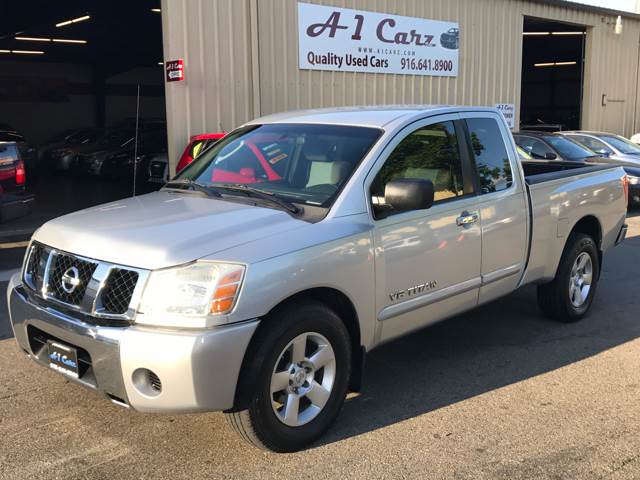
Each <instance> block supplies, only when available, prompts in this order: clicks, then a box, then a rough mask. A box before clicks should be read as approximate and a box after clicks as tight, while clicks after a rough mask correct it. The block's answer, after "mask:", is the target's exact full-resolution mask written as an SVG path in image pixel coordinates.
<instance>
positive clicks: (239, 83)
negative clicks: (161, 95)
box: [158, 0, 254, 168]
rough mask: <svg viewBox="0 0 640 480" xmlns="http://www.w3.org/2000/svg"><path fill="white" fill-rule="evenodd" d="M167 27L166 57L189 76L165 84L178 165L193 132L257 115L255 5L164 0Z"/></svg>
mask: <svg viewBox="0 0 640 480" xmlns="http://www.w3.org/2000/svg"><path fill="white" fill-rule="evenodd" d="M162 27H163V47H164V58H165V60H167V61H168V60H175V59H178V58H182V59H184V64H185V78H186V79H185V80H184V81H182V82H171V83H166V85H165V86H166V97H167V123H168V135H169V152H170V158H171V163H172V167H174V168H175V163H176V161H177V160H176V159H177V158H179V156H180V154H181V153H182V150H183V149H184V147H185V145H186V142H187V140H188V138H189V136H191V135H195V134H198V133H204V132H218V131H221V130H227V131H228V130H231V129H232V128H234V127H236V126H238V125H239V124H242V123H243V122H246V121H247V120H248V119H250V118H252V117H253V116H254V107H253V83H252V82H253V75H252V69H253V58H252V36H251V33H250V28H251V15H250V4H249V1H247V0H162ZM158 68H160V67H158Z"/></svg>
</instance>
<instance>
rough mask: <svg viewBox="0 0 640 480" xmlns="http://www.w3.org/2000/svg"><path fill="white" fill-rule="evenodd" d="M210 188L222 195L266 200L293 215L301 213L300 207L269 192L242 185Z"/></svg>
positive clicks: (224, 185)
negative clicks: (243, 195) (222, 193)
mask: <svg viewBox="0 0 640 480" xmlns="http://www.w3.org/2000/svg"><path fill="white" fill-rule="evenodd" d="M212 188H215V189H216V190H220V191H222V192H224V193H236V192H237V193H244V194H245V195H246V196H247V197H254V198H259V199H261V200H267V201H269V202H271V203H274V204H276V205H278V206H280V207H282V208H284V209H285V210H287V211H289V212H291V213H293V214H298V213H300V212H301V211H302V209H301V208H300V207H298V206H296V205H295V204H293V203H292V202H289V201H288V200H285V199H283V198H280V197H278V196H276V195H275V194H273V193H271V192H266V191H264V190H260V189H259V188H253V187H249V186H247V185H244V184H242V183H238V184H235V183H234V184H222V185H212Z"/></svg>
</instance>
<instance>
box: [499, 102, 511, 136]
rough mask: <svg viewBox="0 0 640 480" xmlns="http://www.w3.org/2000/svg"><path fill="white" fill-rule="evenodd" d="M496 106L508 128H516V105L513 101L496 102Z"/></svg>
mask: <svg viewBox="0 0 640 480" xmlns="http://www.w3.org/2000/svg"><path fill="white" fill-rule="evenodd" d="M496 108H497V109H498V110H500V113H502V116H503V117H504V119H505V120H506V121H507V125H509V128H510V129H511V130H513V129H514V128H516V106H515V105H514V104H513V103H497V104H496Z"/></svg>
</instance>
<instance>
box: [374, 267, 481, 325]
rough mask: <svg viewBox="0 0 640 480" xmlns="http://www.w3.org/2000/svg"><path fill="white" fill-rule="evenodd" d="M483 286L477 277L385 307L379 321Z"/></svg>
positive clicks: (379, 315)
mask: <svg viewBox="0 0 640 480" xmlns="http://www.w3.org/2000/svg"><path fill="white" fill-rule="evenodd" d="M481 285H482V278H481V277H476V278H472V279H471V280H467V281H464V282H461V283H456V284H455V285H451V286H450V287H446V288H443V289H441V290H437V291H435V292H429V293H426V294H424V295H421V296H419V297H415V298H411V299H409V300H407V301H404V302H402V303H396V304H394V305H388V306H386V307H384V308H383V309H382V310H381V311H380V313H378V320H379V321H381V322H384V321H385V320H389V319H391V318H393V317H397V316H398V315H402V314H403V313H409V312H411V311H413V310H417V309H418V308H422V307H425V306H427V305H431V304H432V303H436V302H440V301H442V300H446V299H447V298H451V297H454V296H456V295H460V294H462V293H466V292H468V291H470V290H475V289H476V288H479V287H480V286H481Z"/></svg>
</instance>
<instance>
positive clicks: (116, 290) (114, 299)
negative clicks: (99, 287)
mask: <svg viewBox="0 0 640 480" xmlns="http://www.w3.org/2000/svg"><path fill="white" fill-rule="evenodd" d="M138 276H139V275H138V272H134V271H133V270H126V269H123V268H115V269H113V270H111V274H110V275H109V278H108V279H107V284H106V285H105V287H104V290H103V291H102V306H103V307H104V310H105V311H106V312H108V313H115V314H123V313H126V312H127V310H128V309H129V304H130V303H131V297H132V296H133V291H134V289H135V288H136V284H137V283H138Z"/></svg>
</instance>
